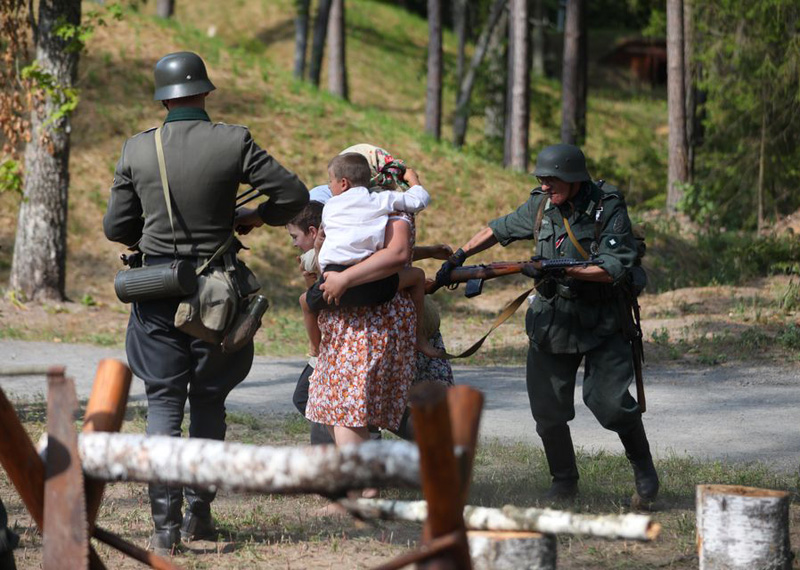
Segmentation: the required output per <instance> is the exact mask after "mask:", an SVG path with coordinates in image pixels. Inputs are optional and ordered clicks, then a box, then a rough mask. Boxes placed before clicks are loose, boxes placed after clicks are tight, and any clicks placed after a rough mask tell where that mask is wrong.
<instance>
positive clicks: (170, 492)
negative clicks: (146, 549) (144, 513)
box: [148, 483, 183, 554]
mask: <svg viewBox="0 0 800 570" xmlns="http://www.w3.org/2000/svg"><path fill="white" fill-rule="evenodd" d="M148 492H149V494H150V512H151V513H152V515H153V524H154V525H155V532H153V536H152V537H151V538H150V548H151V549H153V550H155V551H156V553H158V554H169V553H170V552H172V550H173V549H174V548H175V547H176V546H177V545H178V544H180V542H181V534H180V527H181V506H182V503H183V496H182V494H181V489H180V487H169V486H167V485H161V484H156V483H151V484H150V485H149V487H148Z"/></svg>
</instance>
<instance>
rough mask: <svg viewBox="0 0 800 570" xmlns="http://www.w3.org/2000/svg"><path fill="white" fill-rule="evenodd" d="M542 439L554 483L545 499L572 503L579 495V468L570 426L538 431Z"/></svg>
mask: <svg viewBox="0 0 800 570" xmlns="http://www.w3.org/2000/svg"><path fill="white" fill-rule="evenodd" d="M537 431H538V432H539V436H540V437H541V438H542V444H543V445H544V453H545V456H546V457H547V465H548V466H549V467H550V475H552V476H553V482H552V483H551V485H550V489H549V490H548V491H547V493H545V495H544V498H545V499H546V500H548V501H572V500H574V499H575V497H576V496H577V494H578V466H577V465H576V463H575V450H574V448H573V447H572V436H571V435H570V432H569V426H567V425H563V426H558V427H555V428H548V429H546V430H544V429H541V430H540V429H537Z"/></svg>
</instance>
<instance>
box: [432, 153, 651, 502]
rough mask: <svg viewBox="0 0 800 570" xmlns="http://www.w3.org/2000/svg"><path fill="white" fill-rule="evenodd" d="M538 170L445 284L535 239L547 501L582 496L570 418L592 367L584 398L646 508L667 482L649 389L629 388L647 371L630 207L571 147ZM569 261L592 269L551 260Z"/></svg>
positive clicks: (532, 267) (532, 368) (534, 340)
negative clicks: (650, 424) (620, 453)
mask: <svg viewBox="0 0 800 570" xmlns="http://www.w3.org/2000/svg"><path fill="white" fill-rule="evenodd" d="M533 174H534V175H535V176H536V177H537V179H538V180H539V183H540V184H541V186H540V187H538V188H536V189H534V190H533V191H531V194H530V197H529V198H528V200H527V201H526V202H525V203H524V204H522V205H521V206H520V207H519V208H517V209H516V211H514V212H511V213H510V214H508V215H505V216H503V217H500V218H497V219H496V220H492V221H491V222H489V224H488V226H487V227H485V228H484V229H482V230H480V231H479V232H478V233H477V234H475V235H474V236H473V237H472V238H471V239H470V240H469V241H468V242H467V243H466V244H465V245H464V246H463V247H461V248H460V249H459V250H457V251H456V252H455V253H454V254H453V255H452V256H451V257H450V258H449V259H448V260H447V261H445V263H444V264H443V265H442V267H441V269H440V270H439V272H438V273H437V275H436V286H443V285H448V284H450V283H452V282H453V281H454V277H455V276H456V275H457V274H458V271H459V270H458V269H457V268H459V267H461V266H462V265H463V264H464V261H465V260H466V259H467V258H468V257H469V256H471V255H474V254H476V253H478V252H481V251H484V250H486V249H488V248H490V247H492V246H493V245H495V244H497V243H499V244H501V245H503V246H506V245H508V244H510V243H511V242H514V241H517V240H521V239H532V240H534V255H535V257H534V260H539V261H534V262H530V263H526V264H523V266H522V268H521V272H522V273H523V274H525V275H527V276H528V277H531V278H533V279H534V284H535V287H536V294H535V296H534V298H533V301H532V303H531V305H530V308H529V309H528V313H527V315H526V317H525V327H526V330H527V333H528V337H529V340H530V345H529V349H528V361H527V375H526V381H527V388H528V396H529V398H530V405H531V412H532V413H533V418H534V420H535V422H536V432H537V433H538V434H539V436H540V437H541V438H542V443H543V445H544V450H545V455H546V456H547V462H548V465H549V467H550V473H551V475H552V485H551V487H550V489H549V491H548V493H547V495H546V498H547V499H550V500H556V499H567V500H570V499H573V498H574V497H575V496H576V494H577V492H578V468H577V465H576V461H575V452H574V449H573V445H572V438H571V436H570V430H569V426H568V422H569V421H570V420H571V419H573V418H574V417H575V408H574V403H573V397H574V392H575V380H576V374H577V371H578V367H579V365H580V364H581V361H583V362H584V369H585V372H584V382H583V400H584V402H585V403H586V405H587V407H588V408H589V409H590V410H591V411H592V413H593V414H594V415H595V417H596V418H597V420H598V421H599V422H600V424H601V425H602V426H603V427H604V428H606V429H609V430H612V431H614V432H616V433H617V434H619V438H620V440H621V441H622V445H623V446H624V448H625V454H626V456H627V458H628V460H629V461H630V462H631V465H632V466H633V473H634V477H635V482H636V494H635V495H634V502H633V504H634V506H645V507H646V506H648V505H649V504H651V503H652V502H653V500H655V498H656V495H657V493H658V487H659V482H658V474H657V473H656V470H655V467H654V465H653V459H652V456H651V454H650V446H649V444H648V441H647V437H646V435H645V431H644V426H643V425H642V417H641V416H642V411H643V407H644V400H643V391H639V402H637V401H636V400H635V399H634V398H633V397H632V396H631V394H630V393H629V392H628V387H629V386H630V384H631V381H632V380H633V378H634V373H635V372H640V370H641V368H640V364H641V333H640V328H639V327H638V305H637V304H636V299H635V294H634V288H637V285H638V288H643V284H644V283H643V277H644V271H643V270H642V269H641V267H640V266H639V265H638V260H639V257H640V255H639V253H638V248H637V240H636V238H635V237H634V235H633V232H632V229H631V222H630V219H629V218H628V211H627V207H626V206H625V201H624V200H623V198H622V195H621V194H620V193H619V191H618V190H617V189H616V188H613V187H612V186H609V185H603V184H602V182H600V183H595V182H593V181H592V180H591V178H590V176H589V173H588V172H587V169H586V158H585V157H584V155H583V152H582V151H581V150H580V149H579V148H578V147H575V146H572V145H567V144H558V145H553V146H548V147H546V148H545V149H543V150H542V151H541V152H540V153H539V155H538V157H537V159H536V169H535V170H534V173H533ZM570 258H573V259H575V260H584V261H585V262H586V263H584V264H574V263H570V264H566V265H570V266H568V267H564V265H565V264H559V263H558V262H552V261H554V260H567V259H570ZM541 260H552V261H551V262H550V263H548V262H546V261H545V262H542V261H541ZM490 267H491V266H490ZM464 269H466V268H464ZM454 270H456V271H454ZM458 280H460V279H458ZM637 376H639V375H637Z"/></svg>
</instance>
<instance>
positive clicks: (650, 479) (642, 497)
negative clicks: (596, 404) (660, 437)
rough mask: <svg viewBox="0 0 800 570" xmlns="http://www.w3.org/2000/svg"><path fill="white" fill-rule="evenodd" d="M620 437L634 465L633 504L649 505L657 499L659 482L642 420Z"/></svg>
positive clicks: (636, 505)
mask: <svg viewBox="0 0 800 570" xmlns="http://www.w3.org/2000/svg"><path fill="white" fill-rule="evenodd" d="M619 439H620V441H622V445H623V446H624V447H625V456H626V457H627V458H628V461H630V463H631V466H632V467H633V477H634V479H635V481H636V494H635V495H634V497H633V503H634V505H633V506H634V507H639V506H641V507H647V506H648V505H649V504H650V503H652V502H653V501H655V498H656V496H657V495H658V487H659V482H658V473H657V472H656V467H655V465H653V456H652V455H651V454H650V444H649V443H648V441H647V435H646V434H645V432H644V425H643V424H642V422H641V420H639V422H638V423H637V424H636V425H635V426H634V428H633V429H632V430H630V431H628V432H626V433H624V434H619Z"/></svg>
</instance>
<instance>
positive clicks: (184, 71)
mask: <svg viewBox="0 0 800 570" xmlns="http://www.w3.org/2000/svg"><path fill="white" fill-rule="evenodd" d="M154 74H155V82H156V91H155V94H154V95H153V99H155V100H156V101H164V100H165V99H179V98H181V97H190V96H192V95H199V94H200V93H208V92H209V91H213V90H214V89H216V87H214V84H213V83H211V81H209V80H208V73H206V66H205V64H204V63H203V60H202V59H200V56H199V55H197V54H196V53H192V52H190V51H179V52H177V53H171V54H168V55H165V56H164V57H162V58H161V59H159V60H158V63H156V69H155V73H154Z"/></svg>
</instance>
